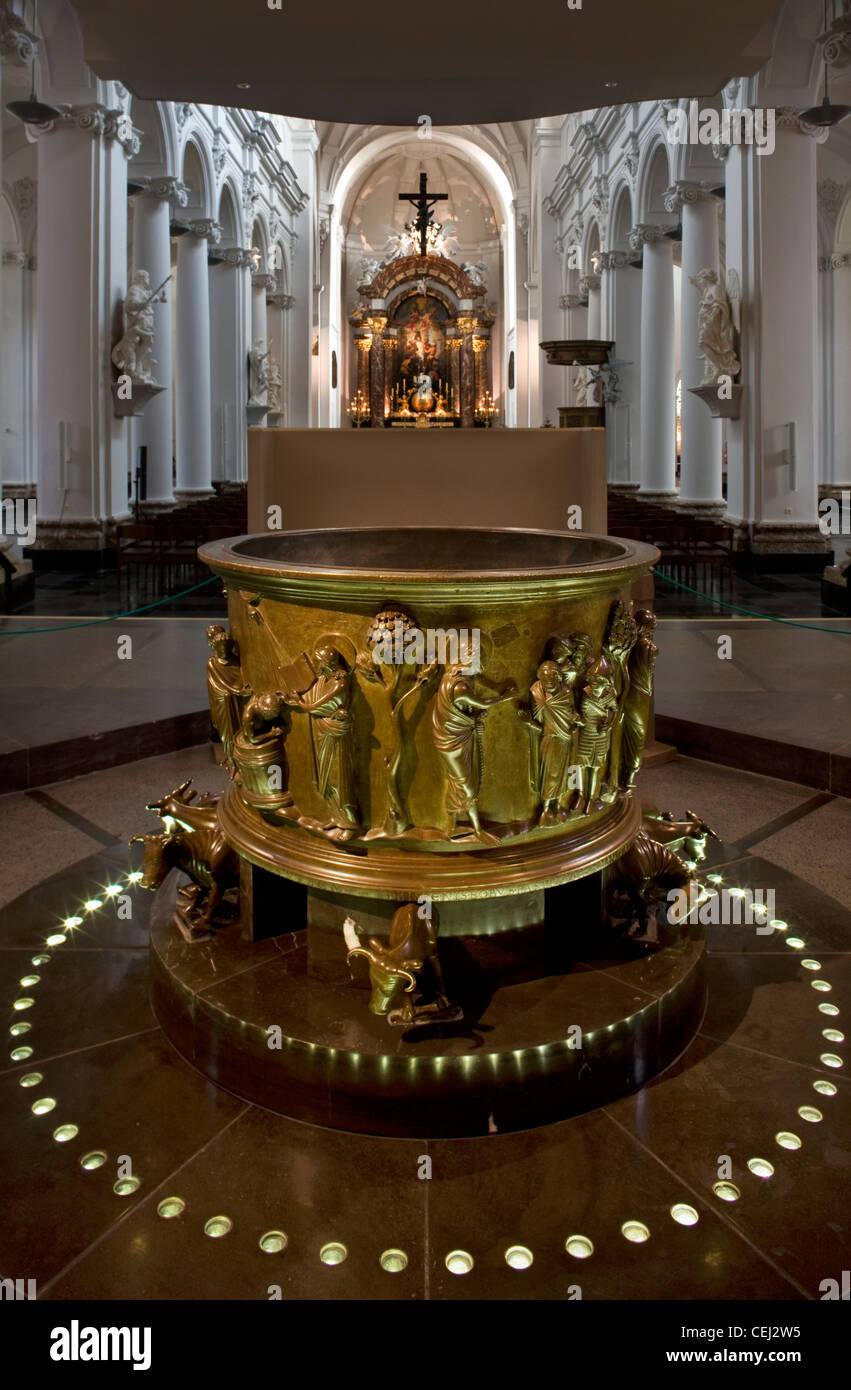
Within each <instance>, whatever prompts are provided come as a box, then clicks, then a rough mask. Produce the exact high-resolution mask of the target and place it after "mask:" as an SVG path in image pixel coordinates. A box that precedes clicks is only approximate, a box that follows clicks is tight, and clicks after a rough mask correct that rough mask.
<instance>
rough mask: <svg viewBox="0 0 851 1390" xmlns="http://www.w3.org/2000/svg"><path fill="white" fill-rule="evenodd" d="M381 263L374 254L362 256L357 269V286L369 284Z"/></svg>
mask: <svg viewBox="0 0 851 1390" xmlns="http://www.w3.org/2000/svg"><path fill="white" fill-rule="evenodd" d="M382 264H383V263H382V262H381V261H379V260H377V259H376V257H375V256H362V257H361V263H360V270H359V271H358V286H359V287H360V286H361V285H371V284H372V282H373V280H374V279H375V277H376V275H377V274H378V272H379V270H380V269H381V266H382Z"/></svg>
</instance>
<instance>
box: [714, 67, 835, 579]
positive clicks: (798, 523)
mask: <svg viewBox="0 0 851 1390" xmlns="http://www.w3.org/2000/svg"><path fill="white" fill-rule="evenodd" d="M760 100H761V103H762V105H763V106H765V107H771V106H772V102H771V99H770V93H765V94H761V97H760ZM775 130H776V149H775V151H774V153H772V154H771V155H765V156H761V155H759V154H757V152H756V150H755V148H754V147H753V146H744V145H741V146H734V147H732V148H731V149H730V151H729V153H728V155H727V167H726V189H727V198H726V224H727V238H726V246H727V265H728V267H731V268H732V269H734V270H735V271H736V272H737V274H738V275H739V278H740V280H741V289H742V304H743V305H746V306H749V305H758V307H759V313H753V312H749V313H743V315H742V329H741V352H740V357H741V361H742V374H741V377H740V381H741V383H742V385H743V387H744V392H743V397H742V408H741V418H740V419H738V420H730V421H728V423H727V454H728V462H727V513H728V516H729V517H730V519H731V520H733V521H735V522H738V523H740V525H741V527H742V530H743V531H745V532H747V533H748V534H749V536H750V542H751V549H752V551H753V552H754V553H755V554H762V555H772V556H776V555H787V556H788V555H795V556H802V555H811V556H813V557H814V559H813V562H812V563H813V564H814V565H818V564H819V563H820V562H821V558H822V557H823V555H824V537H823V536H822V534H821V532H820V531H819V528H818V520H817V517H818V513H817V506H818V502H817V497H818V487H817V476H818V470H817V463H816V459H817V454H816V410H817V405H816V403H817V402H818V400H819V398H820V393H819V384H818V380H817V366H818V364H817V353H816V347H817V331H818V329H817V303H818V291H817V277H818V268H817V267H818V262H817V257H818V238H817V225H816V143H817V142H818V141H820V140H823V139H826V138H827V131H821V132H818V131H816V130H814V129H813V128H812V127H807V126H803V125H802V123H801V121H800V118H799V116H798V113H797V111H796V110H794V109H793V108H791V107H782V106H778V107H777V108H776V116H775ZM847 390H848V383H847V382H843V383H842V384H841V394H845V393H846V392H847ZM771 563H776V562H771ZM796 563H800V561H796Z"/></svg>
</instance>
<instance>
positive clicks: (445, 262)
mask: <svg viewBox="0 0 851 1390" xmlns="http://www.w3.org/2000/svg"><path fill="white" fill-rule="evenodd" d="M361 294H362V296H363V300H364V302H363V303H362V304H361V305H360V306H359V307H358V308H357V309H355V310H354V311H353V312H352V314H350V316H349V322H350V323H351V325H352V327H353V329H354V340H355V346H356V348H357V351H358V379H357V389H358V392H359V393H360V396H361V399H363V400H364V401H366V402H368V413H367V416H366V420H365V421H360V422H359V423H368V424H369V425H370V426H371V427H372V428H380V427H382V426H386V427H389V428H417V427H419V428H424V427H426V426H431V427H433V428H434V427H437V428H444V429H446V428H449V429H452V428H456V427H462V428H472V427H474V426H485V427H486V426H488V425H490V424H492V423H493V419H494V415H495V407H494V403H493V398H492V395H491V381H490V355H489V354H490V344H491V327H492V325H493V322H494V316H493V314H491V313H490V312H489V311H488V310H487V309H485V308H484V307H483V306H482V305H481V303H480V301H481V299H482V298H483V296H484V294H485V288H484V285H480V284H478V283H476V281H475V280H473V279H472V278H471V277H470V275H469V274H468V273H467V272H466V271H465V270H464V269H463V268H462V267H460V266H458V265H456V263H455V262H454V261H451V260H449V259H448V257H445V256H435V255H425V256H401V257H398V258H397V259H396V260H393V261H391V262H390V263H389V264H388V265H386V266H383V267H382V268H381V270H379V272H378V274H377V275H375V277H374V278H373V279H372V281H371V282H370V283H369V284H367V285H364V286H361Z"/></svg>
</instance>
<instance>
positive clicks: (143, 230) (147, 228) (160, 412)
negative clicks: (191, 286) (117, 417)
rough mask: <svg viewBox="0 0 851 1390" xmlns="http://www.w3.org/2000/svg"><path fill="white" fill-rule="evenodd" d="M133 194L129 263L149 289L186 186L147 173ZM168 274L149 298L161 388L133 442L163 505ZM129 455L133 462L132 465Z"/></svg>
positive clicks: (166, 488) (163, 271) (166, 266)
mask: <svg viewBox="0 0 851 1390" xmlns="http://www.w3.org/2000/svg"><path fill="white" fill-rule="evenodd" d="M138 182H140V183H142V182H144V187H143V189H142V190H141V191H140V192H139V193H138V194H137V195H136V196H135V197H134V199H133V265H134V269H136V270H147V272H148V276H149V279H150V284H151V289H152V290H154V289H156V287H157V286H158V285H160V284H162V282H163V280H165V278H166V276H168V275H169V274H170V273H171V209H172V204H173V203H176V204H177V205H178V206H179V207H182V206H185V204H186V189H185V187H184V185H183V184H182V183H180V181H179V180H178V179H176V178H172V177H167V178H152V179H145V180H144V181H143V180H141V179H140V180H138ZM174 301H175V283H174V279H172V280H171V281H170V283H169V284H168V285H167V286H166V302H165V303H164V304H161V303H159V302H155V303H154V355H155V359H156V366H155V368H154V376H155V378H156V380H157V381H158V382H159V384H160V385H161V386H164V387H165V390H164V391H162V392H161V393H160V394H159V395H158V396H154V398H153V400H151V401H150V402H149V403H148V405H147V407H146V409H145V412H144V414H143V415H141V416H140V417H139V418H138V419H137V420H136V432H135V443H136V445H144V446H145V447H146V448H147V450H148V491H147V501H148V504H149V505H151V506H153V507H155V508H156V507H157V506H168V505H170V504H171V503H172V502H173V501H174V495H173V492H172V459H173V457H174V395H173V389H172V375H173V370H172V325H171V315H172V307H173V305H174ZM135 463H136V460H135V457H134V459H133V466H134V467H135Z"/></svg>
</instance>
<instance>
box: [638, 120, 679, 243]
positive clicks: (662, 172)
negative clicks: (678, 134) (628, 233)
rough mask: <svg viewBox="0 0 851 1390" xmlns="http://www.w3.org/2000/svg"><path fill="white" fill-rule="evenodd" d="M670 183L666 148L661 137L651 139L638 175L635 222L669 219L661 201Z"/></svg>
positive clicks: (669, 168)
mask: <svg viewBox="0 0 851 1390" xmlns="http://www.w3.org/2000/svg"><path fill="white" fill-rule="evenodd" d="M671 182H672V175H671V164H670V159H669V155H668V146H667V143H666V142H665V140H664V139H663V138H662V136H661V135H660V136H658V137H657V138H655V139H653V140H652V141H651V143H650V144H649V145H648V147H647V150H646V153H645V156H644V160H643V163H642V166H641V168H640V169H639V173H638V192H637V195H636V200H635V201H636V209H637V216H636V222H638V223H641V222H650V221H652V220H653V218H654V217H660V216H661V217H663V218H669V219H670V214H669V213H668V212H667V210H666V208H665V204H664V203H663V201H662V194H663V193H664V191H665V189H666V188H670V186H671Z"/></svg>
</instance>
